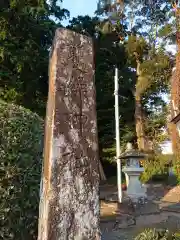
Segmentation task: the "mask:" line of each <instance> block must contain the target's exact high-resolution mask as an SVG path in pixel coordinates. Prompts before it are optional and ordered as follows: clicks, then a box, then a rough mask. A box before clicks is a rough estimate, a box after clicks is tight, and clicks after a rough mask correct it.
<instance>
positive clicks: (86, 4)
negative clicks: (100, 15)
mask: <svg viewBox="0 0 180 240" xmlns="http://www.w3.org/2000/svg"><path fill="white" fill-rule="evenodd" d="M62 7H63V8H66V9H68V10H69V11H70V14H71V18H72V17H77V16H78V15H89V16H93V14H94V12H95V10H96V8H97V0H89V1H86V0H63V3H62ZM63 23H64V24H67V23H68V21H64V22H63Z"/></svg>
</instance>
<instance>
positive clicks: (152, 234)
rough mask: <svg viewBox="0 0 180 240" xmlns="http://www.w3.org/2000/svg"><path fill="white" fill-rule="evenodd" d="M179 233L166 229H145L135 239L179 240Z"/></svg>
mask: <svg viewBox="0 0 180 240" xmlns="http://www.w3.org/2000/svg"><path fill="white" fill-rule="evenodd" d="M178 239H180V237H179V235H178V234H173V233H170V232H169V231H168V230H166V229H145V230H144V231H143V232H142V233H140V234H139V235H138V236H137V237H136V238H135V240H178Z"/></svg>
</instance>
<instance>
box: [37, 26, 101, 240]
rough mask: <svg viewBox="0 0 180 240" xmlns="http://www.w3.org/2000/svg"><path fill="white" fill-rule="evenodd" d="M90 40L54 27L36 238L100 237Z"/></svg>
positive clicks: (81, 238) (55, 239)
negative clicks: (55, 29)
mask: <svg viewBox="0 0 180 240" xmlns="http://www.w3.org/2000/svg"><path fill="white" fill-rule="evenodd" d="M92 45H93V43H92V40H91V38H89V37H86V36H83V35H79V34H77V33H74V32H72V31H70V30H67V29H63V28H62V29H58V30H57V31H56V35H55V38H54V43H53V46H52V50H51V56H50V67H49V95H48V103H47V116H46V129H45V146H44V163H43V173H42V187H41V193H40V214H39V230H38V231H39V232H38V240H66V239H67V240H85V239H88V240H90V239H92V240H96V239H100V231H99V225H100V224H99V211H100V210H99V172H98V164H99V161H98V143H97V123H96V104H95V99H96V96H95V86H94V62H93V49H92Z"/></svg>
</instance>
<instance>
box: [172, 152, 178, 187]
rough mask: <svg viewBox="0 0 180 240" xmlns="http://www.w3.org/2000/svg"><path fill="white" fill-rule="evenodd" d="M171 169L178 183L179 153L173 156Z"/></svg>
mask: <svg viewBox="0 0 180 240" xmlns="http://www.w3.org/2000/svg"><path fill="white" fill-rule="evenodd" d="M173 169H174V173H175V175H176V178H177V183H178V184H180V153H177V154H176V155H175V156H174V161H173Z"/></svg>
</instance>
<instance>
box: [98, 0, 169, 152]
mask: <svg viewBox="0 0 180 240" xmlns="http://www.w3.org/2000/svg"><path fill="white" fill-rule="evenodd" d="M137 2H138V1H133V3H132V2H129V1H116V2H115V3H114V2H112V1H108V2H107V1H103V0H102V1H99V10H100V11H99V13H105V14H106V13H107V12H108V16H110V17H109V18H108V19H109V20H107V21H106V23H105V25H107V24H108V23H109V24H110V25H111V26H112V27H111V28H112V29H116V32H117V28H116V26H117V25H119V24H121V26H122V27H123V28H121V29H120V30H121V31H120V32H117V33H118V34H119V36H120V39H125V40H124V45H125V46H126V49H127V54H128V58H129V62H130V66H131V68H133V69H136V76H137V77H136V84H135V89H134V91H133V92H134V98H135V122H136V135H137V140H138V148H139V149H140V150H147V149H148V146H147V144H146V142H147V141H146V138H145V130H144V122H145V118H146V114H145V112H144V107H145V103H146V104H147V102H148V101H149V100H150V98H152V97H154V96H156V97H157V94H159V93H162V92H166V91H167V90H168V88H167V86H168V79H169V76H170V70H171V64H170V56H168V55H167V54H166V52H165V50H164V46H163V44H161V45H160V43H158V42H157V37H158V36H157V25H158V24H162V23H163V21H165V20H166V18H165V14H164V12H163V11H165V10H164V8H165V7H167V5H165V7H164V8H163V9H161V3H162V1H158V2H157V1H156V4H155V8H154V6H153V1H151V4H146V3H142V1H141V2H140V5H138V7H136V6H137V5H136V6H135V5H134V3H136V4H137ZM125 6H128V9H127V10H126V9H125ZM153 9H155V10H153ZM135 14H136V15H137V16H138V15H141V17H142V16H144V17H143V19H141V21H140V19H138V17H136V18H135ZM125 18H126V24H128V26H129V27H128V28H125V27H124V25H123V24H124V22H125ZM144 23H146V28H147V27H150V29H151V32H153V31H154V30H155V33H156V34H155V35H153V34H148V32H147V30H148V29H147V30H146V32H144V31H142V28H143V24H144ZM122 29H123V30H122ZM126 29H129V30H126ZM123 35H124V36H123ZM126 39H127V40H126ZM157 43H158V44H157ZM162 80H163V81H162ZM152 90H153V91H152ZM147 93H148V94H147ZM144 97H145V98H146V101H144ZM148 99H149V100H148ZM143 102H144V106H143V105H142V104H143Z"/></svg>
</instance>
